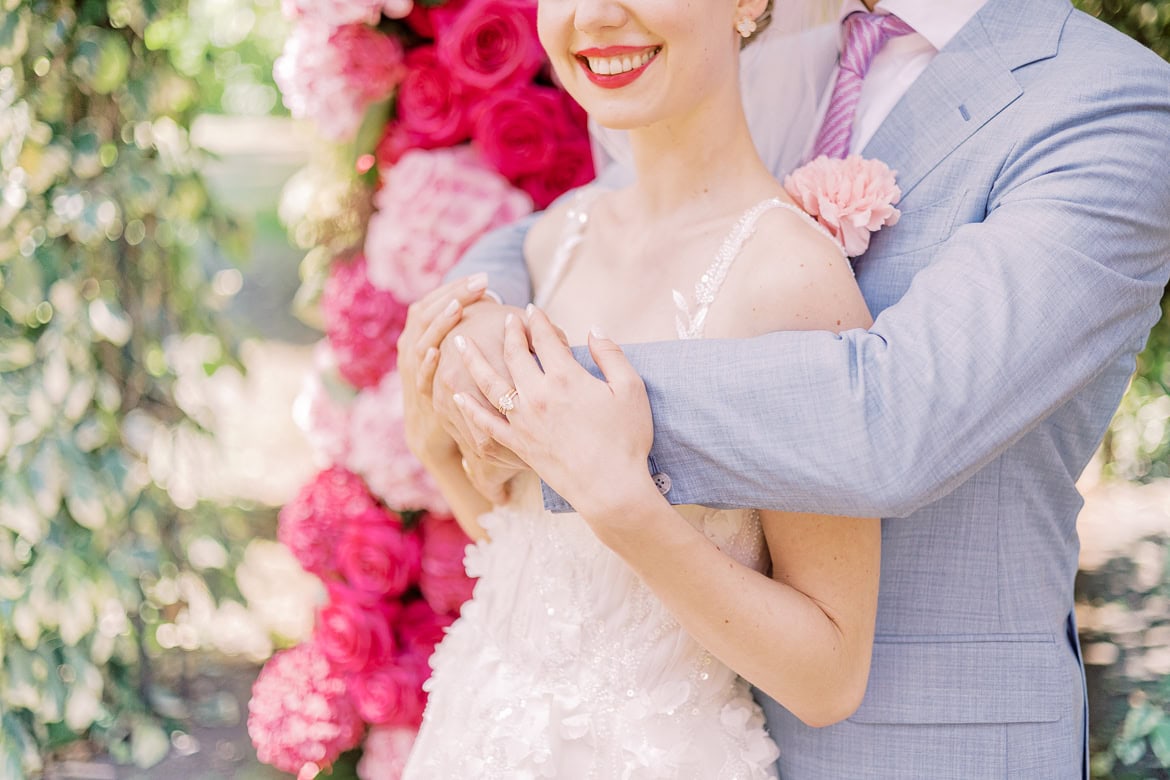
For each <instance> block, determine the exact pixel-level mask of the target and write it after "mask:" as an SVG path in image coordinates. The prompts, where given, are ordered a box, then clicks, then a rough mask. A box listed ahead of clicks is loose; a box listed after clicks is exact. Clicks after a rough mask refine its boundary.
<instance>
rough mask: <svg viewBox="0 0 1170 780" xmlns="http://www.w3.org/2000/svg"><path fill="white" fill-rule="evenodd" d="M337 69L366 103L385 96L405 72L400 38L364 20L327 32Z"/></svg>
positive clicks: (391, 90) (403, 53) (396, 84)
mask: <svg viewBox="0 0 1170 780" xmlns="http://www.w3.org/2000/svg"><path fill="white" fill-rule="evenodd" d="M329 45H330V46H332V47H333V48H334V49H335V50H336V51H337V52H338V60H339V61H338V69H339V71H340V73H341V75H342V76H343V77H345V79H346V81H347V82H348V84H349V88H350V89H351V90H352V91H353V92H355V93H356V94H357V95H358V96H359V98H360V99H361V100H362V101H364V102H367V103H371V102H374V101H376V100H381V99H382V98H385V97H388V96H389V95H390V93H391V92H393V91H394V88H395V87H396V86H398V83H399V82H400V81H402V78H403V76H405V75H406V66H405V65H404V64H403V61H402V60H403V57H404V55H405V52H404V51H403V48H402V42H401V41H400V40H399V39H398V38H397V37H395V36H393V35H386V34H385V33H382V32H379V31H378V30H376V29H374V28H373V27H369V26H367V25H365V24H347V25H345V26H344V27H339V28H338V29H336V30H334V31H333V34H332V35H330V36H329Z"/></svg>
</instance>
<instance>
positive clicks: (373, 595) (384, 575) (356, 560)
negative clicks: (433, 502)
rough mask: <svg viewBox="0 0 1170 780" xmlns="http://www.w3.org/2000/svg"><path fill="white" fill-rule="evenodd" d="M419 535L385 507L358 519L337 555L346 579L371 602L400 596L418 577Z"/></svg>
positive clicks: (350, 528) (339, 547)
mask: <svg viewBox="0 0 1170 780" xmlns="http://www.w3.org/2000/svg"><path fill="white" fill-rule="evenodd" d="M421 546H422V545H421V541H420V539H419V534H418V533H414V532H408V531H406V530H405V529H403V527H402V521H401V520H399V519H398V517H397V516H396V515H391V514H389V513H388V512H385V511H383V510H381V509H373V510H370V511H369V512H366V513H365V514H363V515H361V516H359V517H356V518H354V521H353V522H352V523H350V524H349V527H348V528H347V529H346V531H345V535H344V536H342V537H341V544H340V545H339V546H338V548H337V557H338V560H340V562H341V574H342V576H344V577H345V581H346V582H347V583H348V584H349V585H350V587H351V588H353V589H354V590H355V591H358V592H359V593H360V594H361V595H362V596H363V597H365V598H366V599H368V600H369V601H377V600H378V599H380V598H382V597H383V596H388V597H390V598H394V597H397V596H400V595H401V594H402V593H403V592H405V591H406V589H407V588H409V587H410V586H411V585H412V584H414V582H415V581H417V579H418V574H419V560H420V552H421Z"/></svg>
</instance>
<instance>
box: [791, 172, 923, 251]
mask: <svg viewBox="0 0 1170 780" xmlns="http://www.w3.org/2000/svg"><path fill="white" fill-rule="evenodd" d="M784 189H785V190H787V192H788V194H789V195H791V196H792V199H793V200H795V201H796V204H797V205H798V206H800V207H801V208H802V209H804V210H805V211H807V212H808V213H809V215H811V216H812V217H814V218H815V219H816V220H817V222H819V223H821V225H823V226H824V227H825V228H826V229H827V230H828V231H829V232H830V233H832V234H833V237H834V238H836V239H837V240H838V241H839V242H840V243H841V246H842V247H844V249H845V254H846V255H848V256H849V257H857V256H858V255H860V254H862V253H863V252H865V250H866V249H868V248H869V238H870V234H871V233H874V232H876V231H878V230H880V229H881V228H882V227H883V226H885V225H894V224H897V222H898V218H899V216H901V212H899V211H898V210H897V209H896V208H894V204H895V203H897V202H898V199H899V198H900V197H902V191H901V190H900V189H899V188H898V185H897V183H896V181H895V179H894V172H893V171H891V170H890V169H889V167H888V166H887V165H886V164H885V163H883V162H882V161H881V160H866V159H864V158H862V157H861V156H859V155H856V154H854V155H850V156H849V157H846V158H845V159H844V160H834V159H830V158H828V157H825V156H824V155H822V156H820V157H818V158H817V159H815V160H813V161H812V162H810V163H807V164H805V165H803V166H801V167H800V168H798V169H796V170H795V171H793V172H792V173H791V174H790V175H789V176H787V177H785V179H784Z"/></svg>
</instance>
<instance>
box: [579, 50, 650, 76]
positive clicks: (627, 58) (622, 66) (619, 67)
mask: <svg viewBox="0 0 1170 780" xmlns="http://www.w3.org/2000/svg"><path fill="white" fill-rule="evenodd" d="M660 51H662V47H661V46H657V47H655V48H653V49H646V50H645V51H643V52H640V53H637V54H621V55H618V56H615V57H594V56H585V55H582V54H578V55H577V59H578V60H580V61H581V62H582V63H583V64H584V65H585V66H586V67H587V68H588V69H589V71H590V72H591V73H594V74H596V75H598V76H620V75H621V74H623V73H630V72H631V71H635V70H640V69H641V68H644V67H646V66H647V65H649V64H650V61H651V60H653V59H654V58H655V57H657V56H658V52H660Z"/></svg>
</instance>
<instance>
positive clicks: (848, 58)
mask: <svg viewBox="0 0 1170 780" xmlns="http://www.w3.org/2000/svg"><path fill="white" fill-rule="evenodd" d="M912 32H914V28H913V27H911V26H910V25H908V24H906V23H905V22H903V21H902V20H901V19H899V18H898V17H896V16H893V15H890V14H870V13H862V12H860V11H858V12H856V13H852V14H849V16H847V17H845V45H844V46H843V47H842V48H841V59H840V62H839V64H838V66H837V85H836V86H835V87H833V97H832V98H831V99H830V100H829V110H828V112H826V113H825V121H824V124H822V125H821V131H820V133H818V134H817V141H816V143H815V144H813V152H812V157H813V159H816V158H817V157H820V156H821V155H822V154H824V155H828V156H829V157H844V156H845V155H847V154H848V153H849V141H850V139H851V137H852V136H853V117H854V115H855V114H856V113H857V101H858V99H860V97H861V82H862V80H864V79H865V74H866V73H868V72H869V66H870V64H871V63H872V62H873V58H874V57H875V56H876V55H877V53H878V51H879V50H880V49H881V48H882V46H884V45H885V43H886V41H888V40H889V39H890V38H893V37H895V36H897V35H909V34H910V33H912Z"/></svg>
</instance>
